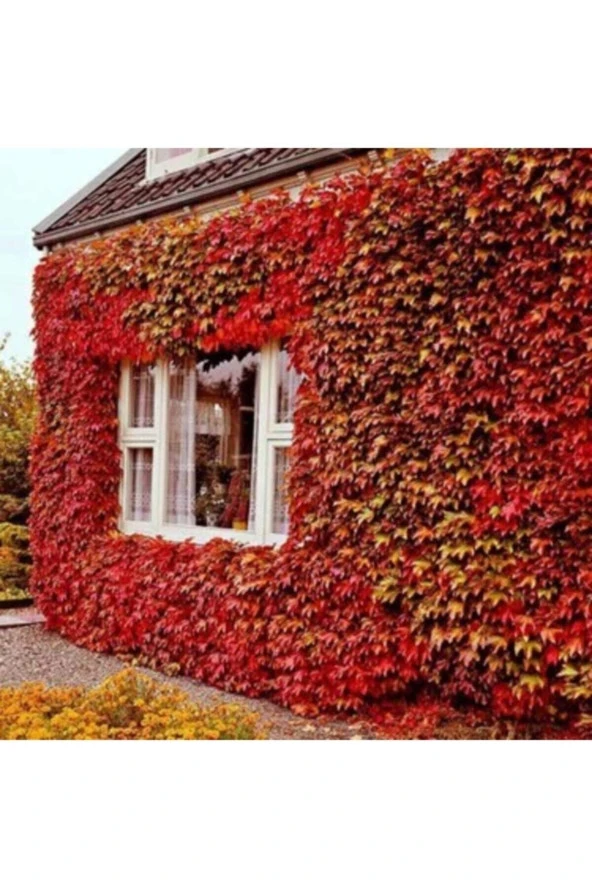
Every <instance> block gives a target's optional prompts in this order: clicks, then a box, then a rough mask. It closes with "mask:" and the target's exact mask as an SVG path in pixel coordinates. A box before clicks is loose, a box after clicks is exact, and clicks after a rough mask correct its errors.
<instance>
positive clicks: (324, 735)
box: [0, 608, 373, 740]
mask: <svg viewBox="0 0 592 888" xmlns="http://www.w3.org/2000/svg"><path fill="white" fill-rule="evenodd" d="M28 612H29V608H21V609H19V610H15V611H4V614H9V613H14V614H15V615H16V614H18V616H19V617H22V616H25V615H26V614H27V613H28ZM31 612H32V609H31ZM125 665H126V664H124V663H123V662H122V661H121V660H118V659H117V658H116V657H112V656H109V655H107V654H96V653H93V652H92V651H88V650H86V649H84V648H79V647H76V645H74V644H71V643H70V642H69V641H66V640H65V639H63V638H62V637H61V636H60V635H56V634H55V633H53V632H47V631H46V630H45V629H44V628H43V626H40V625H33V626H23V627H11V628H0V685H3V686H10V685H18V684H21V683H22V682H25V681H41V682H44V683H45V684H47V685H84V686H86V687H92V686H93V685H96V684H99V683H100V682H101V681H103V679H105V678H107V677H108V676H109V675H114V674H115V673H116V672H119V671H120V670H121V669H123V668H125ZM140 671H142V672H144V673H146V674H147V675H150V676H151V677H152V678H155V679H157V680H158V681H161V682H166V683H169V684H174V685H177V686H178V687H180V688H182V689H183V690H184V691H186V692H187V694H188V695H189V697H190V698H191V699H192V700H194V701H195V702H197V703H202V704H205V705H208V704H209V705H213V704H216V703H240V704H241V705H242V706H244V707H245V708H247V709H249V710H250V711H251V712H256V713H257V714H258V715H260V716H261V719H262V722H264V723H265V724H266V725H267V726H268V727H269V735H270V738H271V739H273V740H362V739H372V737H373V735H372V733H371V732H370V730H369V729H368V727H367V726H365V725H361V724H360V723H356V722H355V721H354V722H335V721H329V720H327V719H315V720H314V721H309V720H307V719H305V718H300V717H298V716H296V715H294V714H293V713H291V712H290V711H289V710H287V709H283V708H282V707H280V706H276V705H275V704H274V703H270V702H269V701H268V700H251V699H249V698H247V697H241V696H238V695H236V694H227V693H224V692H223V691H218V690H216V689H215V688H211V687H208V686H207V685H203V684H200V683H199V682H196V681H192V680H191V679H188V678H169V677H168V676H165V675H162V674H161V673H159V672H153V671H152V670H151V669H141V670H140Z"/></svg>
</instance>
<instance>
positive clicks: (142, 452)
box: [126, 447, 153, 521]
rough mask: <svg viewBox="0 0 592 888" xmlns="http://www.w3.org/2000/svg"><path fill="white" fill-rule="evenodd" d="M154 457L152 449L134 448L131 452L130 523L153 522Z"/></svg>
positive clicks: (128, 505) (128, 511)
mask: <svg viewBox="0 0 592 888" xmlns="http://www.w3.org/2000/svg"><path fill="white" fill-rule="evenodd" d="M152 457H153V450H152V448H151V447H132V448H130V450H129V459H130V474H129V485H128V497H127V508H126V519H127V520H128V521H151V520H152V462H153V459H152Z"/></svg>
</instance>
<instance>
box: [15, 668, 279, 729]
mask: <svg viewBox="0 0 592 888" xmlns="http://www.w3.org/2000/svg"><path fill="white" fill-rule="evenodd" d="M265 737H266V732H265V730H264V728H263V727H262V726H261V725H260V723H259V720H258V718H257V716H256V715H254V714H253V713H250V712H248V711H247V710H245V709H244V708H242V707H241V706H236V705H224V704H222V705H218V706H210V707H204V706H199V705H198V704H196V703H193V702H192V701H191V700H190V699H189V698H188V696H187V694H185V693H184V692H183V691H181V690H179V689H178V688H176V687H173V686H172V685H170V684H165V685H162V684H160V683H159V682H156V681H154V679H152V678H149V677H148V676H146V675H144V674H143V673H140V672H136V671H135V670H133V669H124V670H122V671H121V672H119V673H117V674H116V675H113V676H111V677H110V678H107V679H105V681H103V682H102V683H101V684H100V685H98V686H97V687H95V688H83V687H57V688H52V687H47V686H46V685H43V684H35V683H30V684H24V685H20V687H16V688H0V740H262V739H264V738H265Z"/></svg>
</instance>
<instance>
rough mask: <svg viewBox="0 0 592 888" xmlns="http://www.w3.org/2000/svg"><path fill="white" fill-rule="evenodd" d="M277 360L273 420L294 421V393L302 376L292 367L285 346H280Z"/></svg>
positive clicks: (278, 421) (281, 421)
mask: <svg viewBox="0 0 592 888" xmlns="http://www.w3.org/2000/svg"><path fill="white" fill-rule="evenodd" d="M277 362H278V363H277V399H276V404H277V407H276V416H275V421H276V422H277V423H289V422H294V407H295V406H296V393H297V391H298V386H299V385H300V381H301V379H302V376H301V375H300V373H297V372H296V370H295V369H294V367H292V364H291V362H290V356H289V355H288V352H287V349H286V348H284V347H282V348H281V349H280V350H279V351H278V357H277Z"/></svg>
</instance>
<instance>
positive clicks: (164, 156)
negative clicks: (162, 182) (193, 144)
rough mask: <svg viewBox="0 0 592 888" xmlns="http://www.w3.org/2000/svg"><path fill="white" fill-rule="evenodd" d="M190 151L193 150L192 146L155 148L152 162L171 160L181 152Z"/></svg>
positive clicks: (186, 152)
mask: <svg viewBox="0 0 592 888" xmlns="http://www.w3.org/2000/svg"><path fill="white" fill-rule="evenodd" d="M190 151H193V148H155V149H154V163H164V162H165V160H171V159H172V158H173V157H179V156H180V155H181V154H188V153H189V152H190Z"/></svg>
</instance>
